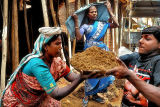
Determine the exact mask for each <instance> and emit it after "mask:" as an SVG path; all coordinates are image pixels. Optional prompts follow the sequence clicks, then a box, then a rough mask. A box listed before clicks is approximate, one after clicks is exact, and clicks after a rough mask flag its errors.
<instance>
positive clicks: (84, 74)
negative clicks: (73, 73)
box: [79, 70, 104, 80]
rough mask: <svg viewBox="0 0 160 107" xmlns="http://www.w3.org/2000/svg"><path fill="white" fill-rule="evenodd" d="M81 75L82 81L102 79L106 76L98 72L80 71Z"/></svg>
mask: <svg viewBox="0 0 160 107" xmlns="http://www.w3.org/2000/svg"><path fill="white" fill-rule="evenodd" d="M79 72H80V74H81V79H84V80H85V79H89V78H100V77H104V74H102V73H99V72H96V71H82V70H79Z"/></svg>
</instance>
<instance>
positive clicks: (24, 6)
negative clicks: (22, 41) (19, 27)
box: [23, 0, 31, 53]
mask: <svg viewBox="0 0 160 107" xmlns="http://www.w3.org/2000/svg"><path fill="white" fill-rule="evenodd" d="M23 10H24V23H25V30H26V39H27V46H28V52H29V53H31V46H30V41H29V40H30V39H29V30H28V21H27V11H26V2H25V0H23Z"/></svg>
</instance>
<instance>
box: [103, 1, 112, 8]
mask: <svg viewBox="0 0 160 107" xmlns="http://www.w3.org/2000/svg"><path fill="white" fill-rule="evenodd" d="M104 5H106V6H107V9H111V3H110V2H109V1H108V0H107V2H106V3H105V4H104Z"/></svg>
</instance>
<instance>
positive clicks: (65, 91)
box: [50, 77, 83, 100]
mask: <svg viewBox="0 0 160 107" xmlns="http://www.w3.org/2000/svg"><path fill="white" fill-rule="evenodd" d="M82 81H83V80H82V79H81V78H80V77H78V78H77V79H75V80H74V81H73V82H71V84H69V85H67V86H65V87H62V88H59V87H57V88H56V89H55V90H53V92H52V93H51V94H50V96H51V97H52V98H54V99H56V100H61V99H62V98H64V97H65V96H67V95H69V94H70V93H71V92H73V91H74V89H75V88H76V87H77V86H78V85H79V84H80V83H81V82H82Z"/></svg>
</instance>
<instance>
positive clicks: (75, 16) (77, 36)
mask: <svg viewBox="0 0 160 107" xmlns="http://www.w3.org/2000/svg"><path fill="white" fill-rule="evenodd" d="M72 18H73V20H74V26H75V35H76V39H77V40H81V39H82V35H81V33H80V30H79V26H78V16H77V15H76V14H73V15H72Z"/></svg>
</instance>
